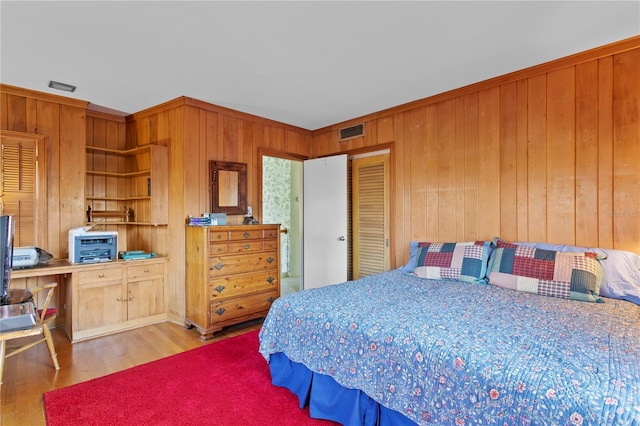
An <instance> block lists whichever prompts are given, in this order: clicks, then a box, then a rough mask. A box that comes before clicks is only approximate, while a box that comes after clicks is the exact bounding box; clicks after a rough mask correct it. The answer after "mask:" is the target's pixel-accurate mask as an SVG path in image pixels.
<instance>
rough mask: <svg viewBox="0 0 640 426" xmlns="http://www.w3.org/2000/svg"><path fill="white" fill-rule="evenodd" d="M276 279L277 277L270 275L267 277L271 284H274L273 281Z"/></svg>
mask: <svg viewBox="0 0 640 426" xmlns="http://www.w3.org/2000/svg"><path fill="white" fill-rule="evenodd" d="M274 281H275V278H273V277H269V278H267V282H268V283H269V284H273V282H274Z"/></svg>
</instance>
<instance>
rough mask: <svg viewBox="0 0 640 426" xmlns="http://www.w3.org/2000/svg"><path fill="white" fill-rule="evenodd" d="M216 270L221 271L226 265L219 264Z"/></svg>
mask: <svg viewBox="0 0 640 426" xmlns="http://www.w3.org/2000/svg"><path fill="white" fill-rule="evenodd" d="M214 268H216V269H217V270H218V271H219V270H221V269H222V268H224V263H217V264H216V266H214Z"/></svg>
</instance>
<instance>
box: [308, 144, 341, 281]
mask: <svg viewBox="0 0 640 426" xmlns="http://www.w3.org/2000/svg"><path fill="white" fill-rule="evenodd" d="M303 179H304V184H303V189H304V190H303V194H304V195H303V197H304V198H303V212H304V213H303V217H304V219H303V221H304V224H303V233H304V235H303V241H304V246H303V281H302V285H303V288H304V289H309V288H315V287H323V286H325V285H328V284H335V283H339V282H344V281H346V280H347V244H348V242H347V156H346V155H337V156H333V157H324V158H317V159H313V160H307V161H305V162H304V174H303Z"/></svg>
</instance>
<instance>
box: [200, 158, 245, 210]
mask: <svg viewBox="0 0 640 426" xmlns="http://www.w3.org/2000/svg"><path fill="white" fill-rule="evenodd" d="M219 170H224V171H229V172H238V205H237V206H220V193H219V188H218V171H219ZM209 184H210V195H211V213H226V214H228V215H244V214H246V213H247V164H246V163H232V162H229V161H215V160H212V161H210V162H209Z"/></svg>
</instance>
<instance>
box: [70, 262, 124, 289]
mask: <svg viewBox="0 0 640 426" xmlns="http://www.w3.org/2000/svg"><path fill="white" fill-rule="evenodd" d="M110 281H122V268H121V267H120V266H116V267H108V268H100V269H91V270H88V271H80V272H79V273H78V283H79V284H80V285H82V284H95V283H101V282H105V283H106V282H110Z"/></svg>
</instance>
